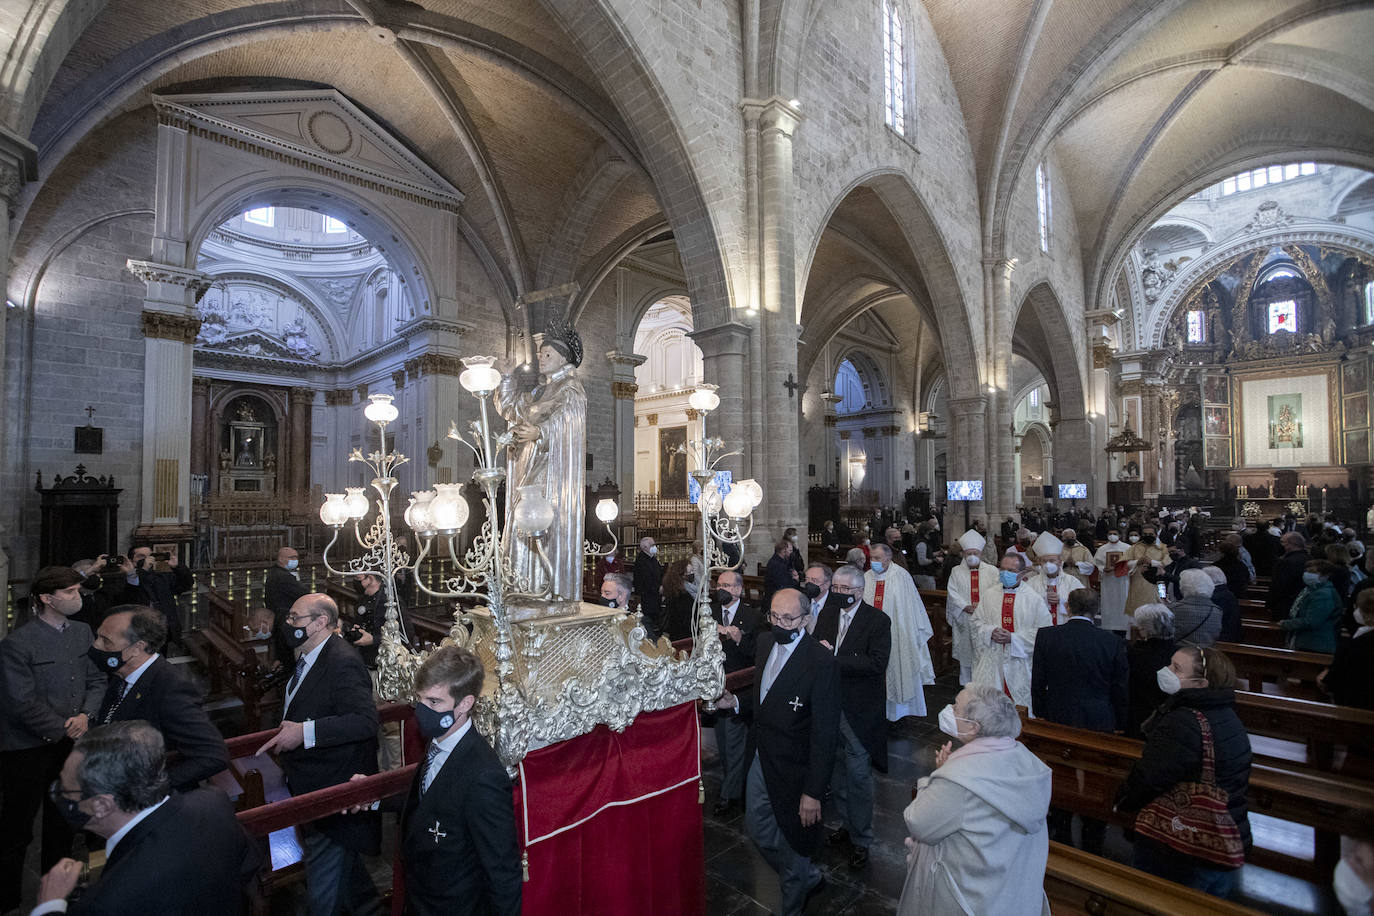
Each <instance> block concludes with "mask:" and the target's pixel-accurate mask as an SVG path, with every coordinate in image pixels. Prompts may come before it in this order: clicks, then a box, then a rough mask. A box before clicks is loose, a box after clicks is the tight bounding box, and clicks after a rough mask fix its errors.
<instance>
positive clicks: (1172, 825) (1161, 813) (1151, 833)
mask: <svg viewBox="0 0 1374 916" xmlns="http://www.w3.org/2000/svg"><path fill="white" fill-rule="evenodd" d="M1193 715H1195V716H1197V723H1198V727H1199V728H1201V729H1202V781H1201V782H1180V783H1178V784H1177V785H1175V786H1174V787H1173V788H1172V789H1170V790H1169V791H1167V792H1165V793H1164V794H1163V795H1161V796H1159V797H1158V798H1156V799H1155V800H1154V801H1152V802H1150V803H1149V804H1148V805H1146V806H1145V807H1144V808H1141V809H1140V813H1139V814H1137V815H1136V817H1135V832H1136V833H1138V834H1140V835H1141V836H1144V837H1148V838H1149V839H1151V840H1154V841H1155V842H1156V843H1162V844H1163V845H1165V846H1168V847H1169V848H1170V849H1173V850H1174V851H1176V852H1180V853H1183V854H1184V855H1186V856H1191V857H1193V858H1195V859H1202V860H1203V861H1205V862H1209V863H1211V864H1212V865H1216V866H1220V867H1221V868H1239V867H1240V866H1242V865H1244V864H1245V845H1244V843H1242V841H1241V838H1240V829H1239V828H1237V827H1236V822H1235V820H1234V819H1233V818H1232V817H1231V812H1230V810H1228V808H1227V805H1226V803H1227V800H1228V799H1227V795H1226V790H1224V789H1222V788H1221V787H1220V786H1218V785H1217V783H1216V768H1215V749H1214V748H1213V746H1212V725H1211V723H1210V722H1208V721H1207V717H1206V716H1204V715H1203V714H1202V713H1200V712H1198V711H1197V710H1196V709H1195V710H1193Z"/></svg>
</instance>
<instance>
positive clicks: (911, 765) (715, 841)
mask: <svg viewBox="0 0 1374 916" xmlns="http://www.w3.org/2000/svg"><path fill="white" fill-rule="evenodd" d="M956 693H958V684H957V682H956V681H955V679H954V678H953V677H948V678H942V679H940V681H939V682H937V683H936V684H934V685H932V686H930V687H927V688H926V706H927V708H928V709H929V715H927V716H925V717H924V718H907V719H904V720H902V721H901V722H899V723H897V724H895V725H894V726H892V727H891V728H890V729H889V732H888V771H887V773H875V774H874V775H875V777H876V792H875V804H874V818H873V821H874V823H873V826H874V834H875V836H876V839H877V841H876V842H875V843H874V845H873V848H872V849H871V850H870V853H869V854H870V860H869V864H868V866H867V867H866V868H864V869H862V870H860V871H855V870H853V869H851V868H850V867H849V865H848V862H847V861H846V859H847V857H848V856H847V853H844V852H843V851H841V850H839V849H833V848H825V849H823V850H822V851H821V853H820V856H819V857H818V859H817V860H816V865H817V866H818V867H819V868H820V869H821V871H822V873H823V874H824V875H825V880H826V889H825V891H824V892H823V893H822V894H820V895H819V896H817V897H815V898H814V899H813V900H812V902H811V905H810V906H809V907H808V908H807V911H806V912H807V916H841V914H843V916H882V914H889V913H895V912H896V911H897V901H898V900H899V899H900V897H901V894H902V884H903V882H904V881H905V880H906V870H907V865H906V852H905V847H904V845H903V840H904V839H905V837H906V835H907V834H906V828H905V825H904V824H903V822H902V811H903V810H904V809H905V808H906V806H907V805H908V804H910V802H911V789H912V786H913V785H914V784H915V782H916V780H917V779H919V778H920V777H922V776H925V775H927V774H929V773H930V771H931V770H932V769H933V768H934V766H935V753H936V751H938V750H939V748H940V747H941V746H942V745H943V744H944V743H945V741H947V740H948V739H947V738H946V737H945V736H944V735H943V734H942V733H941V732H940V729H939V726H938V725H937V724H936V720H935V717H936V715H937V714H938V713H939V711H940V709H941V708H942V707H943V706H944V705H945V704H946V703H952V702H953V701H954V696H955V694H956ZM701 743H702V758H703V760H702V771H703V780H704V782H705V784H706V805H705V821H706V826H705V833H706V838H705V845H706V899H707V913H708V914H709V916H766V914H768V913H773V912H776V908H777V905H778V879H777V875H776V874H775V873H774V872H773V870H772V869H771V868H769V867H768V863H766V862H765V861H764V860H763V857H762V856H760V855H759V853H758V851H757V850H756V849H755V848H754V845H753V843H752V841H751V840H750V839H749V836H748V834H747V833H746V832H745V827H744V815H743V813H740V812H738V811H737V812H735V813H733V814H732V815H730V816H729V817H727V818H724V819H720V818H716V817H714V816H713V815H712V809H713V808H714V807H715V804H716V802H717V800H718V799H719V797H720V764H719V758H718V756H717V753H716V746H715V732H714V730H712V729H709V728H708V729H703V730H702V742H701ZM825 817H826V823H827V827H828V828H831V827H838V826H839V820H838V818H837V817H836V816H835V813H834V811H833V810H832V808H831V806H829V805H827V806H826V809H825ZM1104 852H1105V854H1106V855H1107V856H1109V857H1110V858H1112V859H1115V860H1117V861H1119V862H1125V863H1128V864H1129V862H1130V855H1131V847H1130V843H1129V842H1128V841H1127V839H1126V838H1125V836H1124V835H1123V834H1122V832H1121V831H1120V830H1119V829H1117V828H1115V827H1113V828H1109V829H1108V831H1107V840H1106V849H1105V850H1104ZM1241 894H1242V899H1241V900H1240V901H1238V902H1242V903H1245V904H1247V905H1249V906H1252V907H1254V908H1255V909H1258V910H1260V911H1262V912H1266V913H1274V914H1282V916H1298V914H1318V916H1327V914H1333V916H1334V914H1339V913H1340V912H1341V911H1340V909H1339V906H1338V905H1337V904H1336V902H1335V898H1334V896H1333V895H1332V894H1331V890H1330V888H1329V887H1318V886H1316V885H1313V884H1310V883H1308V882H1306V881H1301V880H1299V879H1296V878H1292V877H1289V876H1288V875H1284V874H1280V873H1278V872H1274V871H1269V870H1267V869H1263V868H1257V867H1255V866H1251V865H1247V866H1245V868H1244V870H1243V871H1242V874H1241Z"/></svg>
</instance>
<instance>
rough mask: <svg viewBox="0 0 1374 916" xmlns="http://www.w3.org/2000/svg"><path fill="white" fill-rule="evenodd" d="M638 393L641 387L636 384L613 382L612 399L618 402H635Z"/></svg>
mask: <svg viewBox="0 0 1374 916" xmlns="http://www.w3.org/2000/svg"><path fill="white" fill-rule="evenodd" d="M638 391H639V386H638V385H636V384H635V383H634V382H621V381H613V382H611V397H613V398H615V399H616V400H617V401H633V400H634V399H635V394H636V393H638Z"/></svg>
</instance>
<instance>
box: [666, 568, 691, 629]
mask: <svg viewBox="0 0 1374 916" xmlns="http://www.w3.org/2000/svg"><path fill="white" fill-rule="evenodd" d="M690 565H691V561H690V560H687V559H682V560H674V561H673V562H672V563H670V564H668V571H667V572H666V573H664V574H663V617H664V620H665V624H664V635H665V636H667V637H668V641H669V642H676V641H677V640H679V639H687V638H689V637H690V636H691V635H692V608H693V607H694V606H695V605H696V599H695V598H693V597H692V593H691V592H689V591H687V569H688V567H689V566H690Z"/></svg>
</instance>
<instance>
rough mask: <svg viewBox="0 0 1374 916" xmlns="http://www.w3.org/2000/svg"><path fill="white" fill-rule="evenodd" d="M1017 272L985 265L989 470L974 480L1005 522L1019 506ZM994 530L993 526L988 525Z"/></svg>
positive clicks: (1010, 265) (992, 262) (1009, 266)
mask: <svg viewBox="0 0 1374 916" xmlns="http://www.w3.org/2000/svg"><path fill="white" fill-rule="evenodd" d="M1015 269H1016V260H1015V259H1014V258H989V259H986V260H984V261H983V285H984V293H985V296H986V298H987V302H988V308H987V309H986V316H987V318H988V320H987V322H986V324H987V329H986V330H987V354H988V378H987V388H988V403H987V456H988V461H987V463H986V465H985V468H986V470H985V471H984V472H982V473H980V474H977V475H975V476H981V477H983V494H984V496H985V498H986V500H987V502H988V507H987V511H988V512H989V513H990V514H991V515H992V516H993V517H996V518H999V519H1000V518H1005V517H1006V514H1007V513H1008V512H1011V511H1012V509H1013V508H1014V507H1015V506H1016V502H1017V499H1016V496H1017V494H1016V487H1017V485H1018V481H1017V480H1016V469H1015V466H1014V464H1015V451H1014V446H1013V444H1012V411H1013V410H1015V408H1016V405H1015V404H1013V403H1012V391H1011V338H1012V332H1013V330H1014V326H1013V324H1012V321H1011V316H1012V312H1013V309H1014V304H1013V303H1012V301H1011V274H1012V271H1014V270H1015ZM989 527H991V524H989Z"/></svg>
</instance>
